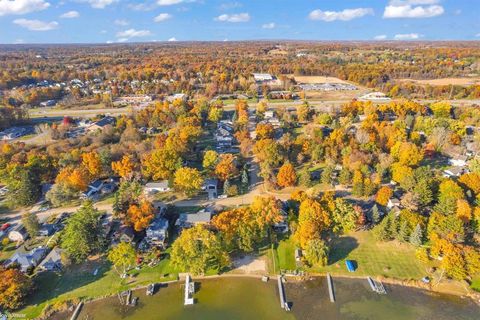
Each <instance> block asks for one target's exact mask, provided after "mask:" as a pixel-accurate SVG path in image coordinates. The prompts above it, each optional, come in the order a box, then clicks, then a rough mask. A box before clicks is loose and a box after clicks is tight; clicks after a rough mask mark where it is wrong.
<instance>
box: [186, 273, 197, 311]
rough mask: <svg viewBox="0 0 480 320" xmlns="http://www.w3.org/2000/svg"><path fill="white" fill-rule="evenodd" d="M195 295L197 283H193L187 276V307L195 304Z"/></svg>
mask: <svg viewBox="0 0 480 320" xmlns="http://www.w3.org/2000/svg"><path fill="white" fill-rule="evenodd" d="M194 293H195V282H193V281H191V278H190V275H188V274H187V277H186V278H185V305H186V306H188V305H192V304H194V303H195V301H194V299H193V294H194Z"/></svg>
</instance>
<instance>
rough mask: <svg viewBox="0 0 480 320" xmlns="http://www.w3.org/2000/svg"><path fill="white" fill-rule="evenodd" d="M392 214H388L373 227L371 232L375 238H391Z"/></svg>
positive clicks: (383, 239)
mask: <svg viewBox="0 0 480 320" xmlns="http://www.w3.org/2000/svg"><path fill="white" fill-rule="evenodd" d="M392 220H393V216H392V214H390V213H389V214H388V215H387V216H386V217H385V218H384V219H383V220H382V222H380V223H379V224H378V225H377V226H376V227H375V228H374V229H373V234H374V236H375V238H377V239H378V240H381V241H387V240H391V239H392V236H393V235H392Z"/></svg>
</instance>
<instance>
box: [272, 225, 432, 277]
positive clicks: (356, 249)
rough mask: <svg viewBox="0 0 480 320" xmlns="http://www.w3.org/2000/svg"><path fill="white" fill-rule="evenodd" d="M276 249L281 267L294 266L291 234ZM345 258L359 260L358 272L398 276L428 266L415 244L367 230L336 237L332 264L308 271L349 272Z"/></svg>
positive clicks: (416, 274) (419, 273)
mask: <svg viewBox="0 0 480 320" xmlns="http://www.w3.org/2000/svg"><path fill="white" fill-rule="evenodd" d="M276 251H277V254H278V261H279V264H280V269H283V270H293V269H295V256H294V252H295V244H294V243H293V240H292V239H291V238H289V239H286V240H282V241H280V242H279V244H278V247H277V250H276ZM345 260H352V261H354V262H355V263H356V265H357V270H356V271H355V273H354V275H356V276H368V275H370V276H379V275H381V276H385V277H390V278H398V279H411V278H413V279H420V278H422V277H423V276H425V269H424V268H423V267H422V264H421V263H420V262H419V261H418V260H417V259H416V258H415V249H414V248H413V247H412V246H410V245H408V244H404V243H399V242H396V241H391V242H378V241H376V240H375V239H374V238H373V235H372V234H371V232H368V231H359V232H352V233H349V234H347V235H344V236H341V237H339V238H337V239H334V240H333V241H332V245H331V246H330V256H329V264H328V265H327V266H326V267H321V268H313V269H310V270H309V271H311V272H320V273H324V272H331V273H336V274H348V271H347V269H346V267H345Z"/></svg>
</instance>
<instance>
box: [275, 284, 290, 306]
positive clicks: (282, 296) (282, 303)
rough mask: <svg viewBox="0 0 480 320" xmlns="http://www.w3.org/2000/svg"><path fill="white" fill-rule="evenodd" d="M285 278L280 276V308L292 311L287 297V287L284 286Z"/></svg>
mask: <svg viewBox="0 0 480 320" xmlns="http://www.w3.org/2000/svg"><path fill="white" fill-rule="evenodd" d="M282 280H283V278H282V276H278V295H279V296H280V308H282V309H285V311H290V306H289V305H288V302H287V297H286V295H285V288H284V287H283V281H282Z"/></svg>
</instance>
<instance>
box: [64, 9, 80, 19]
mask: <svg viewBox="0 0 480 320" xmlns="http://www.w3.org/2000/svg"><path fill="white" fill-rule="evenodd" d="M78 17H80V13H78V11H75V10H73V11H68V12H65V13H64V14H62V15H61V16H60V18H62V19H74V18H78Z"/></svg>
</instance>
